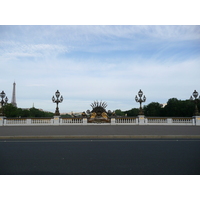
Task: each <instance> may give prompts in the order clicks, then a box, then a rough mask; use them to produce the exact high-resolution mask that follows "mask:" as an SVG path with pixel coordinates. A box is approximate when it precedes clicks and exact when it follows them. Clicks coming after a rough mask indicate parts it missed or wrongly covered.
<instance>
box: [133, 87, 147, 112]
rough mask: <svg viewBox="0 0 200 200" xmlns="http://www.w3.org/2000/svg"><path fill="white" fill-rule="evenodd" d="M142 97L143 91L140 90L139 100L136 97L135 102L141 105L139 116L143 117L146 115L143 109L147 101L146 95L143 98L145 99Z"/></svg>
mask: <svg viewBox="0 0 200 200" xmlns="http://www.w3.org/2000/svg"><path fill="white" fill-rule="evenodd" d="M142 95H143V92H142V90H141V89H140V91H139V92H138V96H139V98H138V96H137V95H136V96H135V101H136V102H139V103H140V111H139V115H143V114H144V112H143V109H142V102H145V101H146V97H145V95H144V96H143V99H142Z"/></svg>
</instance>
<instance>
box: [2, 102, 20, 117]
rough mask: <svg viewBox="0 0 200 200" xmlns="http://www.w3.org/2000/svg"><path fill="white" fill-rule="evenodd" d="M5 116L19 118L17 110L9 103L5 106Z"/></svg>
mask: <svg viewBox="0 0 200 200" xmlns="http://www.w3.org/2000/svg"><path fill="white" fill-rule="evenodd" d="M4 114H5V116H6V117H17V114H18V113H17V108H16V107H15V106H13V105H12V104H11V103H9V104H7V105H5V106H4Z"/></svg>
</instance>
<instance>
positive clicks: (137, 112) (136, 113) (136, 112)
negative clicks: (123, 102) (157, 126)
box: [124, 108, 139, 117]
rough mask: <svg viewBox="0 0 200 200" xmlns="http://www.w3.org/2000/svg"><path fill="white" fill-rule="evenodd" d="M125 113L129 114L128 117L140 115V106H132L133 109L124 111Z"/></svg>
mask: <svg viewBox="0 0 200 200" xmlns="http://www.w3.org/2000/svg"><path fill="white" fill-rule="evenodd" d="M124 113H125V114H127V116H128V117H132V116H134V117H135V116H138V114H139V109H138V108H132V109H131V110H127V111H124Z"/></svg>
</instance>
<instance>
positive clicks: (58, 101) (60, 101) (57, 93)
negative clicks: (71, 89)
mask: <svg viewBox="0 0 200 200" xmlns="http://www.w3.org/2000/svg"><path fill="white" fill-rule="evenodd" d="M55 95H56V99H55V97H54V96H53V97H52V101H53V102H54V103H56V104H57V106H56V112H55V115H56V116H59V115H60V113H59V108H58V104H59V103H62V101H63V97H62V96H61V97H60V92H59V91H58V90H57V91H56V92H55ZM59 97H60V99H59Z"/></svg>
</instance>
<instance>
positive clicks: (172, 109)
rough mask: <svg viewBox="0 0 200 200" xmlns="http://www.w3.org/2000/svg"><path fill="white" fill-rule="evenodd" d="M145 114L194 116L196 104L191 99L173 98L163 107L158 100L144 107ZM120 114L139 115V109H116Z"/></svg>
mask: <svg viewBox="0 0 200 200" xmlns="http://www.w3.org/2000/svg"><path fill="white" fill-rule="evenodd" d="M197 106H198V110H200V102H198V105H197ZM143 110H144V115H145V116H149V117H192V116H194V110H195V104H194V102H193V101H190V100H185V101H183V100H178V99H176V98H171V99H169V100H168V102H167V105H166V106H165V107H162V105H161V104H160V103H158V102H152V103H150V104H148V105H145V106H144V107H143ZM115 113H116V115H118V116H129V117H130V116H138V114H139V109H138V108H133V109H131V110H127V111H121V110H120V109H118V110H116V111H115Z"/></svg>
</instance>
